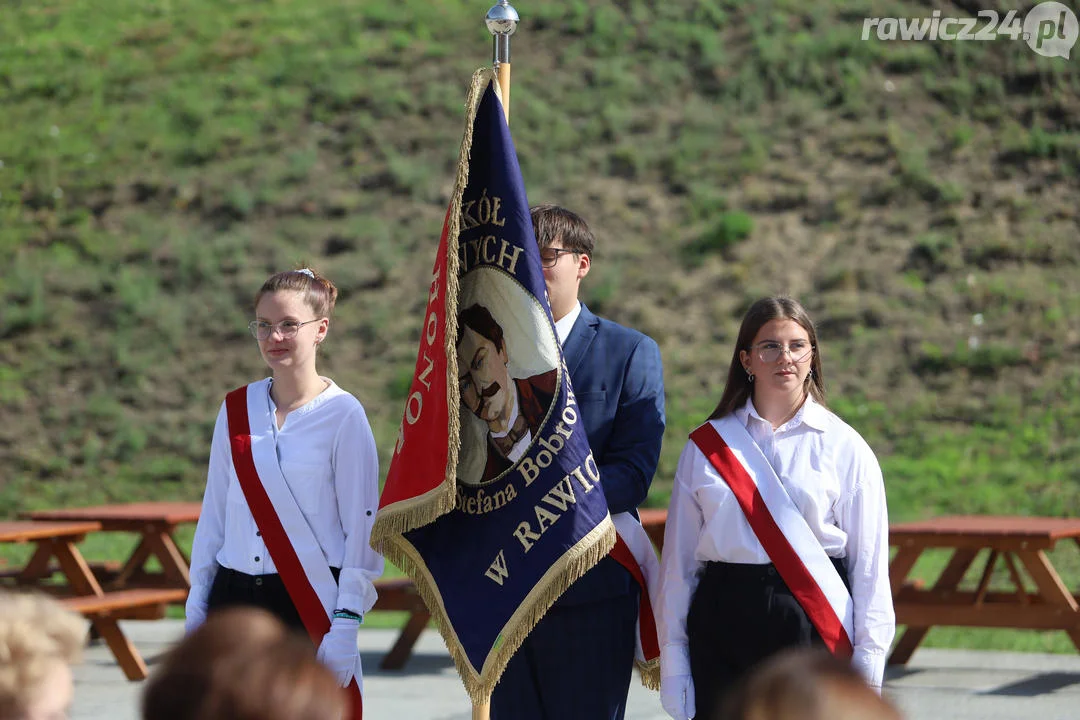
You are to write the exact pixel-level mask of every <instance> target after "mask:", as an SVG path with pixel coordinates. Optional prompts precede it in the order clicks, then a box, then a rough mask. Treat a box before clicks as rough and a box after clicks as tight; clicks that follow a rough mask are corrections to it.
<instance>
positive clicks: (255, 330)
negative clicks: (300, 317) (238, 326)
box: [248, 318, 322, 340]
mask: <svg viewBox="0 0 1080 720" xmlns="http://www.w3.org/2000/svg"><path fill="white" fill-rule="evenodd" d="M320 320H322V318H315V319H314V320H305V321H304V322H296V321H295V320H282V321H281V322H279V323H268V322H265V321H263V320H252V321H251V322H249V323H248V330H250V331H251V335H252V337H254V338H255V339H256V340H266V339H268V338H269V337H270V336H271V335H273V334H274V330H275V329H277V331H278V332H279V333H281V337H282V338H284V339H285V340H288V339H289V338H294V337H296V333H298V332H300V328H302V327H304V326H305V325H308V324H310V323H313V322H319V321H320Z"/></svg>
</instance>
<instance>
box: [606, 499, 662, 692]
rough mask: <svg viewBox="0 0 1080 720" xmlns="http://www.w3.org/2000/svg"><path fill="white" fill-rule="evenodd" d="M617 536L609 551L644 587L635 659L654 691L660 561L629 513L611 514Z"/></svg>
mask: <svg viewBox="0 0 1080 720" xmlns="http://www.w3.org/2000/svg"><path fill="white" fill-rule="evenodd" d="M611 520H612V522H613V523H614V524H615V531H616V533H617V537H616V539H615V547H614V548H612V549H611V552H610V553H608V554H609V555H611V557H612V558H614V559H615V560H616V561H617V562H618V563H619V564H620V565H622V566H623V567H625V568H626V569H627V570H628V571H629V572H630V574H631V575H632V576H633V577H634V579H635V580H636V581H637V583H638V585H639V586H640V587H641V599H640V602H639V604H638V619H637V633H636V634H635V635H636V637H635V640H636V643H635V652H634V661H635V662H636V663H637V666H638V668H639V669H640V670H641V677H642V682H644V684H645V685H646V686H647V687H650V688H652V689H654V690H658V689H659V687H660V686H659V682H660V641H659V639H658V636H657V633H656V617H655V615H653V607H652V598H654V597H659V594H658V593H659V592H660V561H659V560H657V558H656V550H655V549H654V548H653V544H652V540H650V539H649V535H648V533H646V532H645V528H643V527H642V526H641V521H639V520H638V519H637V518H635V517H634V516H633V515H631V514H630V513H627V512H621V513H615V514H614V515H612V516H611Z"/></svg>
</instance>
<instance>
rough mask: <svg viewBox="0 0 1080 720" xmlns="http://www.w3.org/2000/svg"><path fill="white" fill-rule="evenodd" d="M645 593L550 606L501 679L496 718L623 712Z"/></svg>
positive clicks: (564, 719)
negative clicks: (639, 611)
mask: <svg viewBox="0 0 1080 720" xmlns="http://www.w3.org/2000/svg"><path fill="white" fill-rule="evenodd" d="M639 594H640V593H638V592H633V593H631V594H629V595H623V596H620V597H613V598H607V599H605V600H599V601H597V602H593V603H586V604H583V605H568V606H560V605H556V606H555V607H553V608H551V609H550V610H548V612H547V614H546V615H544V617H543V618H542V619H541V620H540V622H539V623H538V624H537V625H536V627H535V628H533V631H532V632H531V633H529V636H528V637H527V638H525V642H524V643H523V644H522V646H521V647H520V648H519V649H518V651H517V652H516V653H514V656H513V657H511V658H510V662H509V663H508V664H507V666H506V670H505V671H504V672H503V674H502V677H501V678H500V679H499V684H498V685H496V686H495V692H494V694H493V695H492V696H491V720H623V718H624V717H625V714H626V697H627V693H628V692H629V691H630V682H631V678H632V676H633V674H634V645H635V639H634V634H635V627H636V626H637V615H638V596H639Z"/></svg>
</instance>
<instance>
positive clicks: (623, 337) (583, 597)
mask: <svg viewBox="0 0 1080 720" xmlns="http://www.w3.org/2000/svg"><path fill="white" fill-rule="evenodd" d="M531 212H532V221H533V228H534V230H535V231H536V240H537V243H538V244H539V245H540V257H541V262H542V264H543V266H544V267H543V269H544V281H545V283H546V285H547V291H548V299H549V301H550V303H551V312H552V315H553V316H554V319H555V330H556V332H557V334H558V336H559V341H560V342H561V343H562V345H563V354H564V356H565V358H566V365H567V368H568V369H569V371H570V382H571V384H572V386H573V388H574V394H575V396H576V397H577V402H578V405H579V407H580V409H581V416H582V419H583V421H584V423H585V430H586V434H587V435H588V438H589V445H590V447H591V448H592V452H593V456H594V457H595V458H596V462H597V465H598V467H599V469H600V482H601V484H602V485H603V488H604V495H605V496H606V498H607V502H608V509H609V510H610V512H611V513H612V514H615V513H618V512H631V513H635V514H636V509H637V506H638V505H640V504H641V503H642V501H644V500H645V497H646V496H647V495H648V493H649V485H650V483H651V482H652V478H653V474H654V473H655V472H656V465H657V462H658V461H659V458H660V444H661V440H662V438H663V435H664V423H665V418H664V377H663V366H662V364H661V361H660V348H659V347H658V346H657V344H656V342H655V341H654V340H653V339H652V338H650V337H648V336H647V335H644V334H642V333H640V332H638V331H636V330H631V329H630V328H627V327H623V326H622V325H619V324H618V323H614V322H611V321H610V320H605V319H603V318H599V317H597V316H596V315H594V314H593V313H591V312H590V311H589V309H588V308H587V307H585V306H584V305H583V304H582V303H581V302H580V301H579V300H578V290H579V288H580V285H581V281H582V280H583V279H584V278H585V276H586V275H588V273H589V269H590V267H591V265H592V254H593V248H594V243H595V240H594V238H593V234H592V232H591V231H590V230H589V226H588V225H587V224H586V223H585V221H584V220H583V219H582V218H581V217H580V216H578V215H577V214H575V213H573V212H571V211H569V210H566V209H565V208H561V207H557V206H554V205H540V206H537V207H534V208H532V209H531ZM638 596H639V590H638V585H637V583H636V582H635V581H634V580H633V578H632V577H631V575H630V573H629V572H628V571H627V570H626V569H625V568H624V567H623V566H621V565H619V564H618V563H617V562H616V561H615V560H613V559H612V558H611V557H605V558H604V559H603V560H601V561H600V562H599V563H597V565H596V566H594V567H593V568H592V569H591V570H589V572H587V573H586V574H585V575H584V576H582V577H581V578H580V579H579V580H578V581H577V582H575V583H574V584H573V585H571V586H570V588H569V589H568V590H567V591H566V592H565V593H563V595H562V596H561V597H560V598H559V600H558V601H556V603H555V604H554V605H553V606H552V607H551V609H550V610H549V611H548V612H547V614H546V615H545V616H544V618H543V619H542V620H541V621H540V623H539V624H537V626H536V627H535V628H534V629H533V631H532V632H531V633H530V634H529V637H528V638H526V640H525V642H524V644H522V646H521V648H520V649H519V650H518V651H517V653H515V654H514V656H513V658H511V660H510V663H509V664H508V665H507V667H506V671H505V672H504V673H503V675H502V678H501V679H500V680H499V684H498V685H497V686H496V687H495V692H494V694H493V695H492V699H491V718H492V720H622V718H623V716H624V714H625V712H626V697H627V693H628V692H629V689H630V679H631V675H632V673H633V665H634V644H635V625H636V620H637V613H638Z"/></svg>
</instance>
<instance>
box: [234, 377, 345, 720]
mask: <svg viewBox="0 0 1080 720" xmlns="http://www.w3.org/2000/svg"><path fill="white" fill-rule="evenodd" d="M269 384H270V383H269V380H263V381H260V382H257V383H252V384H250V385H246V386H244V387H241V388H237V389H236V390H233V391H232V392H230V393H229V394H228V395H226V396H225V409H226V413H227V415H228V419H229V437H230V438H231V445H232V457H233V467H234V468H235V469H236V476H237V478H238V479H239V481H240V488H241V489H242V490H243V491H244V497H245V498H246V499H247V504H248V507H249V508H250V509H251V514H252V516H254V518H255V524H256V525H257V526H258V527H259V532H260V533H262V538H263V540H264V541H265V542H266V549H267V551H268V552H269V553H270V557H271V559H273V561H274V565H275V566H276V567H277V571H278V574H279V575H280V576H281V580H282V582H283V583H284V584H285V589H286V590H287V591H288V593H289V598H290V599H291V600H292V602H293V605H295V606H296V609H297V612H298V613H299V614H300V619H301V620H303V622H304V628H305V629H306V630H307V632H308V635H309V636H310V637H311V641H312V642H313V643H314V644H315V646H316V647H318V646H319V644H320V643H321V642H322V639H323V636H324V635H326V633H327V632H328V631H329V630H330V617H331V616H332V615H333V613H334V610H335V607H334V604H335V603H336V601H337V593H338V586H337V582H336V581H335V580H334V576H333V574H332V573H331V572H330V566H329V565H328V564H327V563H326V557H325V556H324V555H323V553H322V550H321V549H320V546H319V542H318V540H317V539H316V538H315V534H314V533H313V532H312V530H311V526H310V525H308V522H307V519H306V518H305V517H304V514H303V512H301V510H300V506H299V505H297V503H296V498H294V497H293V494H292V491H291V490H290V489H289V486H288V483H286V481H285V476H284V475H282V473H281V466H280V465H279V464H278V458H277V448H276V445H275V442H274V430H273V425H272V424H271V423H273V422H274V418H273V416H272V413H271V411H270V403H269V399H268V393H269ZM252 420H253V421H254V423H252V422H251V421H252ZM252 427H254V431H253V430H252ZM292 538H295V539H296V544H295V545H294V544H293V541H292ZM356 678H360V680H359V681H358V680H357V679H353V680H352V682H350V683H349V687H348V692H349V695H350V696H351V699H352V703H353V718H354V720H359V718H361V717H362V708H363V703H362V700H361V688H360V686H359V684H358V682H363V680H362V678H363V675H362V674H361V668H360V662H359V659H358V660H357V667H356Z"/></svg>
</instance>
